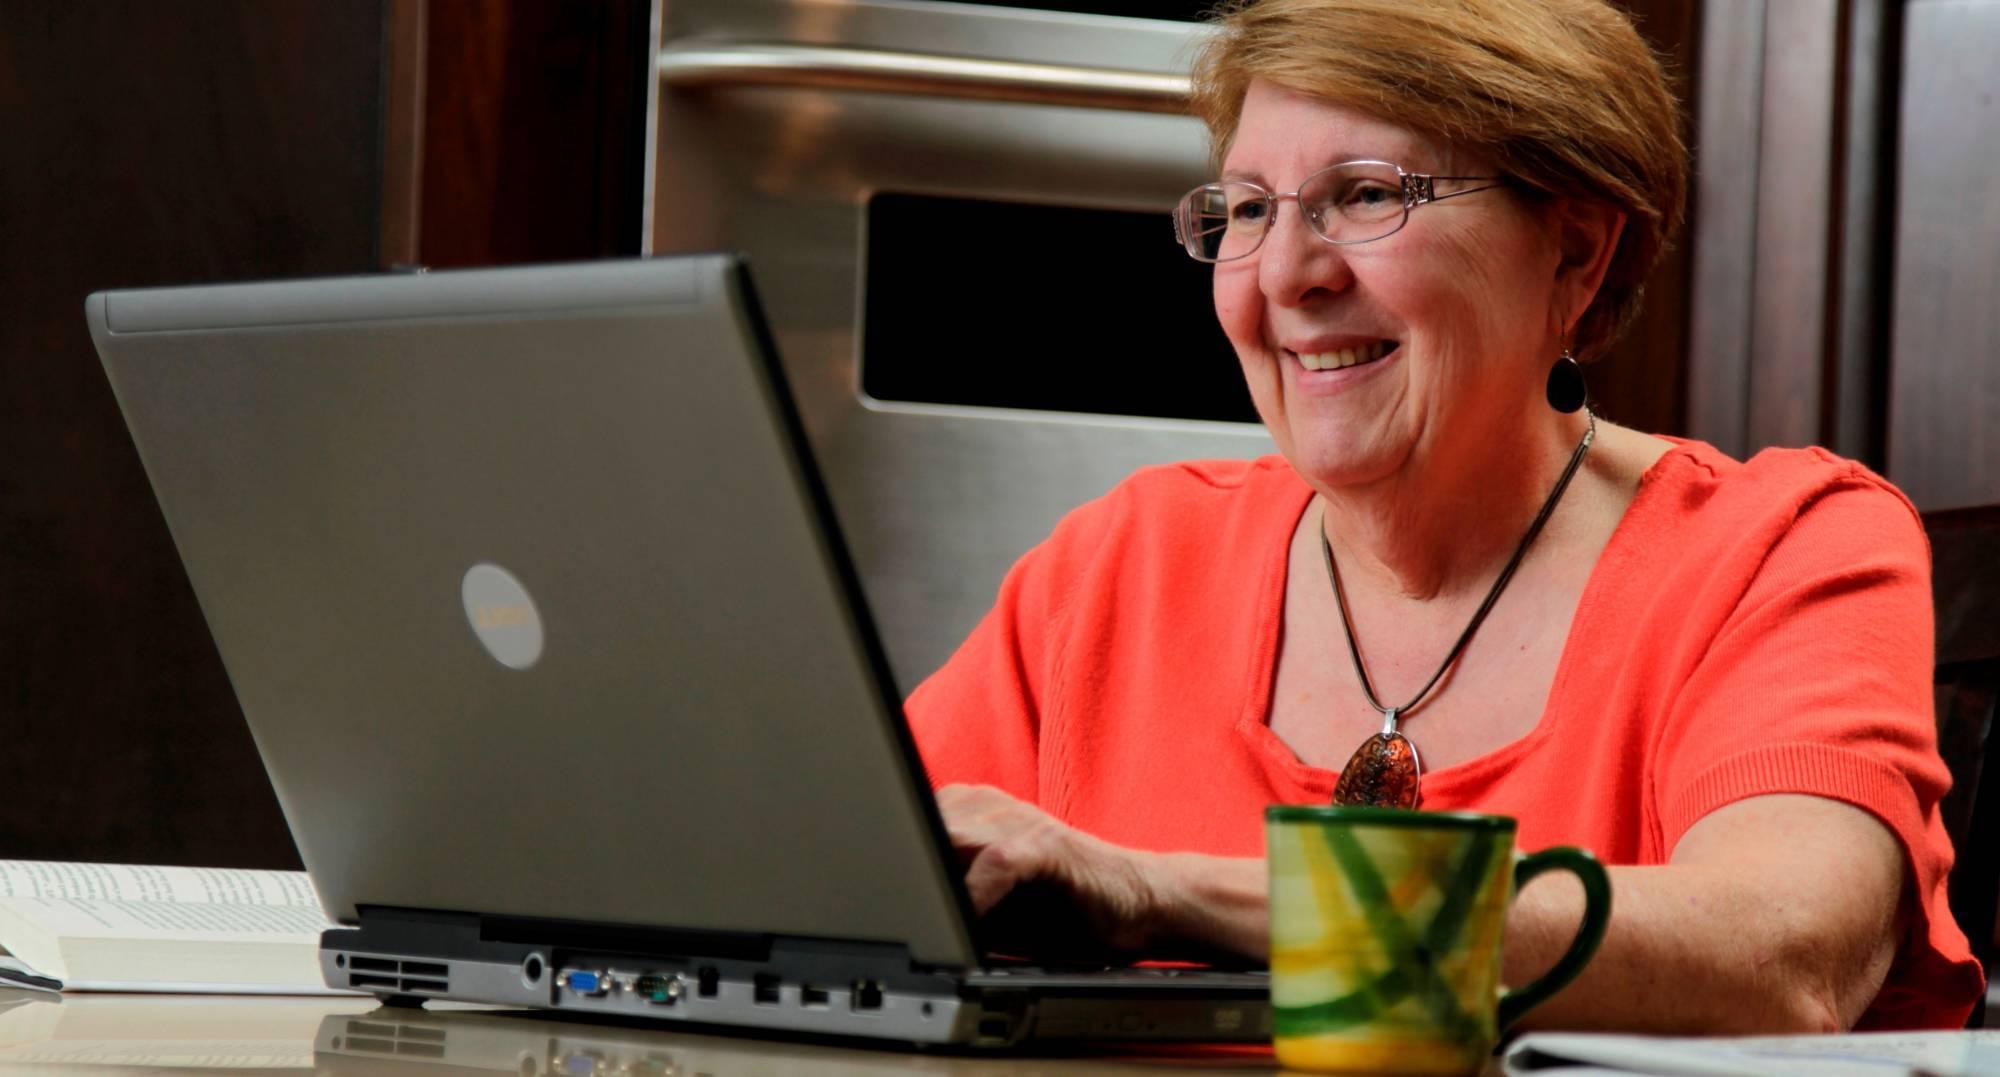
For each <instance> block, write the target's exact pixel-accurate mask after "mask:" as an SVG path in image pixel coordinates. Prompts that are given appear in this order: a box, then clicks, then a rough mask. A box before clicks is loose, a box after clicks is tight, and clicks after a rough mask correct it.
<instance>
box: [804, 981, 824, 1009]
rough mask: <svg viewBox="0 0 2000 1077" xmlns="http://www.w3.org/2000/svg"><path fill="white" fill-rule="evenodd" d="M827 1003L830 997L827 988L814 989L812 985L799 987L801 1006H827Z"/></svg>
mask: <svg viewBox="0 0 2000 1077" xmlns="http://www.w3.org/2000/svg"><path fill="white" fill-rule="evenodd" d="M827 1001H828V995H827V993H826V988H824V987H814V986H813V985H811V984H800V985H799V1005H801V1006H825V1005H826V1004H827Z"/></svg>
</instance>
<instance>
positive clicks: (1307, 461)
mask: <svg viewBox="0 0 2000 1077" xmlns="http://www.w3.org/2000/svg"><path fill="white" fill-rule="evenodd" d="M1282 448H1283V452H1284V455H1285V459H1286V460H1288V461H1290V463H1291V465H1292V469H1293V470H1294V471H1297V472H1298V473H1299V474H1300V475H1302V476H1304V478H1305V480H1306V481H1307V482H1308V483H1310V484H1312V485H1313V486H1314V487H1316V488H1318V489H1322V490H1330V489H1338V488H1339V487H1342V486H1359V485H1363V484H1366V483H1371V482H1375V481H1377V480H1379V479H1382V478H1384V477H1385V476H1387V475H1389V474H1391V473H1392V472H1394V471H1395V469H1396V463H1397V460H1396V456H1395V454H1393V453H1390V452H1387V451H1385V449H1384V446H1381V445H1378V444H1372V443H1370V444H1357V443H1354V442H1350V441H1347V440H1346V439H1342V438H1313V439H1309V440H1304V441H1293V442H1292V443H1291V444H1289V445H1286V446H1283V447H1282Z"/></svg>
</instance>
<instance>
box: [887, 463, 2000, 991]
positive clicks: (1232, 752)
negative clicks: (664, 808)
mask: <svg viewBox="0 0 2000 1077" xmlns="http://www.w3.org/2000/svg"><path fill="white" fill-rule="evenodd" d="M1311 497H1312V491H1311V489H1310V488H1309V487H1307V486H1306V484H1305V482H1304V481H1303V480H1302V479H1301V478H1300V477H1299V476H1298V475H1297V474H1296V473H1295V472H1293V471H1292V469H1291V468H1290V466H1289V465H1288V464H1286V463H1285V461H1284V460H1283V459H1281V458H1278V457H1266V458H1264V459H1261V460H1257V461H1254V462H1251V461H1218V462H1207V463H1193V464H1182V465H1177V466H1171V467H1159V468H1149V469H1147V470H1144V471H1141V472H1139V473H1137V474H1135V475H1133V476H1132V477H1131V478H1129V479H1127V480H1126V481H1125V482H1123V483H1122V484H1120V485H1119V486H1118V487H1117V488H1116V489H1114V490H1112V491H1111V492H1110V493H1109V494H1107V495H1105V496H1104V497H1102V498H1099V499H1098V500H1096V501H1093V502H1091V503H1089V504H1087V505H1085V506H1083V507H1082V508H1080V509H1077V510H1076V511H1075V512H1073V513H1071V514H1070V515H1069V516H1068V517H1067V518H1065V519H1064V520H1063V521H1062V523H1061V524H1059V525H1058V526H1057V527H1056V530H1055V532H1054V533H1053V534H1052V535H1051V536H1050V537H1049V539H1048V540H1047V541H1045V542H1044V543H1042V545H1040V546H1038V547H1036V548H1035V549H1034V550H1032V551H1030V552H1029V553H1028V554H1027V555H1026V556H1024V557H1023V558H1022V559H1021V560H1020V562H1019V563H1017V564H1016V565H1015V566H1014V568H1013V569H1012V571H1010V572H1009V573H1008V575H1007V578H1006V580H1005V581H1004V582H1003V583H1002V584H1001V587H1000V593H999V598H998V600H997V602H996V603H995V605H994V608H993V609H992V611H991V612H989V613H988V614H987V615H986V618H985V619H984V620H983V621H982V622H981V623H980V624H979V626H978V627H977V628H976V629H975V630H974V631H973V633H972V635H971V636H970V637H969V638H968V639H967V640H966V642H965V644H964V645H963V646H962V647H961V648H960V649H959V651H958V652H957V653H956V654H955V655H954V656H953V657H952V659H951V660H950V661H949V662H948V663H946V665H945V666H944V668H942V669H940V670H939V671H938V672H937V673H936V674H934V675H933V676H931V677H930V678H929V679H928V680H926V681H925V682H924V683H923V684H922V685H920V686H919V687H918V688H917V690H916V691H915V692H914V693H912V694H911V696H910V698H909V701H908V703H907V711H908V714H909V717H910V723H911V726H912V729H913V731H914V734H915V737H916V740H917V744H918V747H919V749H920V750H921V752H922V754H923V756H924V760H925V764H926V766H927V767H928V769H929V771H930V777H931V780H932V782H933V783H934V784H937V785H943V784H947V783H951V782H978V783H985V784H990V785H995V786H999V787H1000V788H1002V789H1005V790H1007V791H1008V792H1010V793H1012V794H1014V795H1015V796H1018V797H1021V798H1023V799H1025V800H1029V801H1032V802H1034V803H1036V804H1039V805H1040V806H1041V807H1042V808H1043V809H1045V810H1047V811H1049V812H1051V813H1052V814H1054V815H1056V816H1057V817H1058V818H1061V819H1062V820H1064V821H1066V822H1068V823H1070V824H1071V825H1074V826H1076V827H1079V828H1081V829H1083V830H1086V831H1088V832H1090V833H1093V834H1096V835H1099V836H1100V837H1103V838H1105V839H1108V840H1110V841H1113V842H1116V843H1119V844H1123V845H1127V846H1132V847H1137V848H1144V849H1154V850H1163V851H1166V850H1175V851H1190V852H1200V853H1208V854H1212V855H1218V856H1262V855H1263V821H1262V820H1263V808H1264V806H1265V805H1267V804H1271V803H1322V804H1323V803H1326V802H1327V800H1328V798H1329V797H1330V795H1331V793H1332V791H1333V786H1334V782H1335V781H1336V779H1337V778H1338V774H1337V773H1335V772H1333V771H1329V770H1323V769H1320V768H1316V767H1311V766H1307V765H1305V764H1304V763H1302V762H1300V761H1299V760H1298V758H1297V757H1296V756H1294V755H1293V754H1292V752H1291V751H1290V750H1289V749H1288V748H1287V747H1286V745H1285V744H1284V742H1282V741H1281V740H1279V739H1278V737H1277V736H1276V735H1275V734H1273V733H1272V732H1271V730H1270V727H1269V726H1268V725H1267V724H1266V721H1265V717H1266V713H1267V710H1268V708H1269V704H1270V698H1271V686H1272V676H1273V667H1274V665H1275V661H1276V655H1277V642H1278V630H1279V620H1280V616H1281V613H1282V601H1283V595H1284V590H1285V566H1286V554H1287V550H1288V543H1289V542H1290V541H1291V536H1292V532H1293V528H1294V526H1295V525H1296V524H1297V522H1298V519H1299V516H1300V514H1301V513H1302V512H1304V511H1305V508H1306V506H1307V504H1308V502H1309V501H1310V499H1311ZM1932 631H1933V628H1932V613H1931V597H1930V570H1929V556H1928V549H1927V547H1926V543H1925V539H1924V535H1923V531H1922V527H1921V524H1920V522H1919V521H1918V518H1917V515H1916V512H1915V510H1914V509H1913V508H1912V507H1911V506H1910V504H1909V502H1907V501H1906V500H1904V499H1903V497H1902V495H1901V494H1899V493H1898V492H1897V491H1896V490H1895V489H1894V488H1893V487H1891V486H1890V485H1889V484H1888V483H1887V482H1886V481H1884V480H1883V479H1881V478H1879V477H1877V476H1876V475H1874V474H1873V473H1872V472H1870V471H1868V469H1866V468H1864V467H1862V466H1861V465H1859V464H1856V463H1853V462H1850V461H1847V460H1843V459H1840V458H1839V457H1836V456H1833V455H1831V454H1829V453H1826V452H1824V451H1821V450H1817V449H1806V450H1770V451H1766V452H1763V453H1760V454H1758V455H1757V456H1756V457H1755V458H1754V459H1752V460H1751V461H1750V462H1748V463H1738V462H1737V461H1735V460H1732V459H1730V458H1729V457H1727V456H1725V455H1723V454H1722V453H1720V452H1718V451H1717V450H1715V449H1714V448H1712V447H1710V446H1707V445H1704V444H1701V443H1698V442H1682V443H1679V444H1677V445H1676V446H1675V448H1674V449H1672V450H1671V451H1669V452H1668V453H1667V454H1666V455H1665V456H1663V457H1661V458H1660V460H1659V461H1658V462H1657V463H1656V464H1654V465H1653V467H1652V468H1651V469H1649V470H1648V471H1647V473H1646V475H1645V477H1644V480H1643V481H1642V482H1641V484H1640V488H1639V492H1638V495H1637V497H1636V498H1635V499H1634V501H1633V502H1632V504H1631V506H1630V508H1628V509H1627V511H1626V513H1625V517H1624V519H1623V520H1622V521H1621V522H1620V524H1619V525H1618V528H1617V530H1616V531H1615V532H1614V533H1613V535H1612V537H1611V540H1610V542H1609V543H1608V544H1607V545H1606V546H1605V548H1604V552H1603V554H1602V556H1601V557H1600V559H1599V561H1598V564H1597V566H1596V568H1595V570H1594V572H1593V573H1592V575H1591V577H1590V580H1589V582H1588V584H1587V585H1586V587H1585V589H1584V593H1583V597H1582V599H1581V601H1580V602H1579V604H1578V606H1577V610H1576V614H1575V618H1574V620H1573V622H1572V624H1571V628H1570V633H1569V642H1568V644H1567V645H1566V649H1565V650H1564V653H1563V655H1562V658H1561V661H1560V663H1559V665H1558V667H1557V670H1556V677H1555V681H1554V684H1553V686H1552V688H1551V689H1550V692H1549V698H1548V704H1547V709H1546V710H1545V711H1544V712H1543V715H1542V718H1541V721H1540V723H1539V724H1538V725H1537V726H1536V727H1535V728H1534V729H1533V730H1532V731H1531V732H1530V733H1529V734H1528V735H1527V736H1525V737H1522V738H1521V739H1520V740H1518V741H1515V742H1514V743H1512V744H1509V745H1507V746H1505V747H1502V748H1500V749H1498V750H1496V751H1494V752H1492V753H1490V754H1487V755H1485V756H1482V757H1479V758H1477V759H1472V760H1469V761H1466V762H1463V763H1459V764H1457V765H1454V766H1450V767H1446V768H1443V769H1440V770H1434V771H1431V772H1429V773H1427V774H1425V775H1424V779H1423V783H1424V784H1423V791H1424V806H1425V807H1426V808H1433V809H1440V810H1442V809H1466V810H1476V811H1482V812H1493V813H1498V814H1503V815H1511V816H1514V817H1515V818H1517V819H1518V820H1520V830H1519V840H1520V844H1521V847H1522V848H1524V849H1529V850H1532V849H1537V848H1541V847H1544V846H1548V845H1581V846H1585V847H1587V848H1590V849H1592V850H1594V851H1596V853H1597V854H1598V855H1599V856H1600V857H1602V858H1603V859H1604V860H1605V861H1606V862H1607V863H1612V864H1659V863H1662V862H1665V861H1666V860H1667V859H1668V857H1669V855H1670V854H1671V853H1672V851H1673V848H1674V844H1675V842H1676V841H1677V840H1678V839H1679V838H1680V836H1681V834H1682V833H1684V832H1685V831H1686V830H1687V829H1688V827H1689V826H1690V825H1691V824H1693V823H1694V821H1695V820H1696V819H1699V818H1701V817H1702V816H1703V815H1704V814H1706V813H1707V812H1710V811H1713V810H1715V809H1716V808H1719V807H1721V806H1723V805H1725V804H1728V803H1731V802H1732V801H1736V800H1741V799H1743V798H1746V797H1752V796H1757V795H1760V794H1767V793H1807V794H1812V795H1815V796H1822V797H1827V798H1830V799H1833V800H1839V801H1844V802H1846V803H1849V804H1853V805H1855V806H1857V807H1860V808H1862V809H1863V810H1866V811H1868V812H1870V813H1872V814H1873V815H1875V817H1876V818H1878V819H1880V820H1881V821H1882V822H1883V824H1884V825H1886V826H1887V827H1888V828H1889V830H1890V831H1892V832H1893V833H1894V834H1895V836H1896V838H1897V840H1898V841H1899V842H1900V843H1901V844H1902V847H1903V850H1904V852H1905V854H1906V856H1907V857H1908V866H1909V877H1910V879H1911V882H1912V884H1913V885H1914V894H1915V900H1914V902H1913V906H1914V915H1913V916H1912V918H1911V923H1910V927H1909V934H1908V936H1907V937H1906V938H1905V939H1904V941H1903V944H1902V949H1901V952H1900V954H1899V955H1898V958H1897V960H1896V963H1895V965H1894V967H1893V969H1892V970H1891V972H1890V974H1889V978H1888V982H1887V983H1886V985H1885V986H1884V987H1883V989H1882V992H1881V993H1880V995H1878V996H1877V998H1876V1000H1875V1002H1874V1004H1873V1006H1872V1007H1871V1008H1870V1010H1869V1011H1868V1013H1867V1015H1866V1016H1865V1017H1864V1018H1863V1020H1862V1026H1861V1027H1864V1028H1916V1027H1950V1028H1957V1027H1962V1026H1963V1025H1964V1023H1965V1019H1966V1016H1967V1015H1968V1013H1969V1012H1970V1010H1971V1007H1972V1005H1973V1002H1974V1000H1975V999H1976V998H1977V997H1978V995H1979V993H1980V992H1981V991H1982V990H1983V986H1984V985H1983V981H1982V976H1981V973H1980V970H1979V966H1978V963H1977V962H1976V961H1975V960H1974V959H1973V957H1972V955H1971V950H1970V947H1969V946H1968V945H1967V943H1966V938H1965V935H1964V934H1963V933H1962V932H1961V931H1960V930H1959V928H1958V925H1957V924H1956V923H1955V922H1953V920H1952V916H1951V910H1950V907H1949V906H1948V905H1947V903H1946V891H1945V878H1946V875H1947V873H1948V872H1949V871H1950V868H1951V862H1952V851H1951V843H1950V840H1949V839H1948V838H1947V837H1946V835H1945V831H1944V828H1943V825H1942V823H1941V822H1940V820H1939V816H1938V812H1937V805H1938V799H1939V798H1940V797H1942V796H1943V795H1944V792H1945V789H1946V787H1947V786H1948V785H1949V783H1950V777H1949V774H1948V772H1947V771H1946V769H1945V766H1944V764H1943V762H1942V761H1941V760H1940V759H1939V757H1938V751H1937V742H1936V731H1935V726H1934V723H1935V718H1934V711H1933V704H1932V693H1931V663H1932Z"/></svg>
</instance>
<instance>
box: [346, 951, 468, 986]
mask: <svg viewBox="0 0 2000 1077" xmlns="http://www.w3.org/2000/svg"><path fill="white" fill-rule="evenodd" d="M347 986H349V987H352V988H354V989H355V990H357V991H395V992H398V993H400V994H405V995H442V994H444V993H445V992H447V991H449V990H450V989H451V969H450V967H449V966H447V965H442V964H438V963H437V962H434V961H397V960H394V959H392V958H386V957H355V956H352V955H349V957H348V958H347Z"/></svg>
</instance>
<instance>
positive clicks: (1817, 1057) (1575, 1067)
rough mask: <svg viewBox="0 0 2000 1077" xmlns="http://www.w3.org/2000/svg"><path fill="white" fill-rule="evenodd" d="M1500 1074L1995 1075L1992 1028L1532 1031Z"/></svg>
mask: <svg viewBox="0 0 2000 1077" xmlns="http://www.w3.org/2000/svg"><path fill="white" fill-rule="evenodd" d="M1502 1061H1503V1064H1504V1067H1505V1071H1506V1072H1507V1073H1508V1074H1527V1073H1541V1072H1545V1071H1546V1072H1548V1073H1550V1074H1551V1075H1552V1077H1559V1075H1561V1074H1564V1073H1607V1072H1619V1073H1647V1074H1668V1075H1687V1077H1734V1075H1742V1077H1764V1075H1766V1074H1770V1073H1780V1072H1782V1073H1793V1074H1799V1075H1801V1077H1807V1075H1818V1077H1849V1075H1853V1077H1897V1075H1901V1074H1914V1073H1925V1074H1939V1075H1959V1074H1991V1073H1994V1072H1996V1071H2000V1030H1990V1029H1989V1030H1980V1031H1973V1032H1856V1033H1847V1034H1843V1035H1836V1036H1741V1037H1726V1036H1716V1037H1677V1036H1620V1035H1612V1034H1607V1033H1587V1032H1579V1033H1547V1032H1537V1033H1530V1034H1529V1035H1526V1036H1522V1037H1521V1038H1520V1039H1518V1040H1516V1041H1514V1044H1513V1045H1512V1046H1511V1047H1509V1048H1508V1049H1507V1052H1506V1054H1505V1056H1504V1057H1503V1060H1502Z"/></svg>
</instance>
